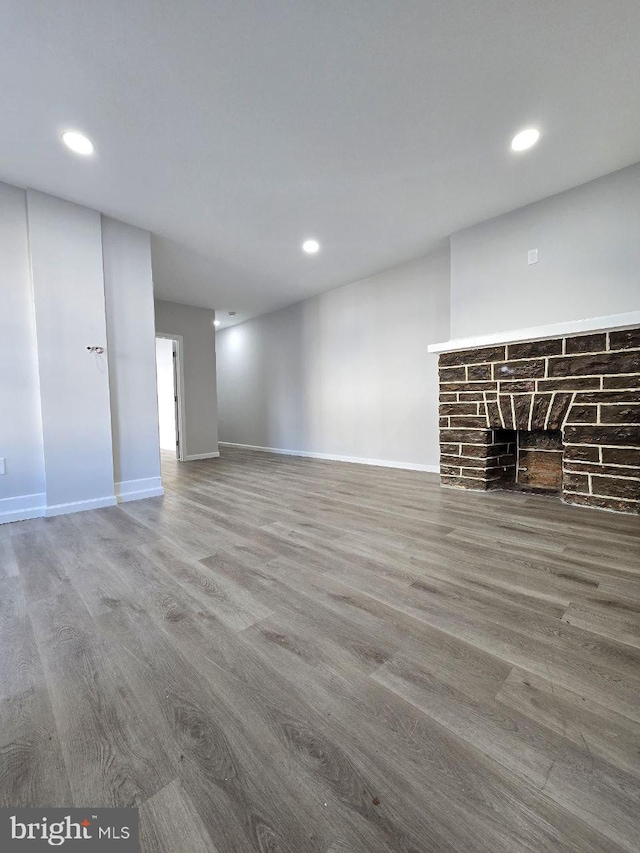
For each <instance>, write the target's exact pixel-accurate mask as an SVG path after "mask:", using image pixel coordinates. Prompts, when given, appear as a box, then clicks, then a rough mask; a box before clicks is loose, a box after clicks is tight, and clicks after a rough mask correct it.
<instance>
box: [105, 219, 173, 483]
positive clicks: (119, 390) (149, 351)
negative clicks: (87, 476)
mask: <svg viewBox="0 0 640 853" xmlns="http://www.w3.org/2000/svg"><path fill="white" fill-rule="evenodd" d="M102 251H103V259H104V289H105V300H106V316H107V343H108V346H107V353H108V359H109V388H110V393H111V427H112V434H113V467H114V477H115V490H116V495H117V496H118V497H119V498H120V499H130V498H131V497H133V496H136V495H140V494H141V493H144V494H145V495H146V496H151V494H161V493H162V489H161V480H160V454H159V450H158V407H157V399H156V368H155V325H154V307H153V280H152V277H151V245H150V234H149V232H148V231H143V230H141V229H140V228H134V227H133V226H132V225H126V224H125V223H124V222H118V221H117V220H115V219H110V218H109V217H106V216H103V217H102Z"/></svg>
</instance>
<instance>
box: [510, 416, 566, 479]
mask: <svg viewBox="0 0 640 853" xmlns="http://www.w3.org/2000/svg"><path fill="white" fill-rule="evenodd" d="M504 432H505V436H504V438H503V440H504V441H506V443H507V444H508V445H509V447H510V449H511V451H512V452H511V461H512V464H511V465H508V466H507V467H506V469H505V470H504V481H503V483H502V485H503V487H504V488H511V489H516V490H518V491H523V492H536V493H538V494H540V493H542V494H559V493H560V492H561V491H562V454H563V443H562V432H561V431H560V430H537V431H528V430H504Z"/></svg>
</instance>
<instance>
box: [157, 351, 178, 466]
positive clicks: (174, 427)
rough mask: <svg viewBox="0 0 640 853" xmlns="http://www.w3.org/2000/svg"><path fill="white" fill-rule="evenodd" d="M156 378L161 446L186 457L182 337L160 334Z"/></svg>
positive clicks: (162, 448)
mask: <svg viewBox="0 0 640 853" xmlns="http://www.w3.org/2000/svg"><path fill="white" fill-rule="evenodd" d="M156 377H157V383H158V432H159V436H160V449H161V450H166V451H171V452H172V453H175V455H176V458H177V459H178V460H179V461H181V462H182V461H183V460H184V446H183V435H184V430H183V427H182V421H183V418H182V411H183V407H182V387H183V381H182V338H181V337H180V336H178V335H176V336H172V335H156Z"/></svg>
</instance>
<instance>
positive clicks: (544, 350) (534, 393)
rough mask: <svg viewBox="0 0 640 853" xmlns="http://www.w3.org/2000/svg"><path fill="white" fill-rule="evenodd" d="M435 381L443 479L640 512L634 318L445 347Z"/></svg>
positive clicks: (639, 361) (638, 362)
mask: <svg viewBox="0 0 640 853" xmlns="http://www.w3.org/2000/svg"><path fill="white" fill-rule="evenodd" d="M442 348H444V346H443V347H442ZM439 381H440V450H441V456H440V474H441V480H442V484H443V485H445V486H454V487H458V488H465V489H481V490H486V489H497V488H498V489H501V488H507V489H521V490H525V491H537V492H549V493H553V492H558V493H559V494H561V496H562V499H563V500H564V501H565V502H567V503H572V504H581V505H585V506H592V507H600V508H603V509H610V510H616V511H618V512H631V513H639V512H640V328H632V329H621V330H615V331H601V332H595V333H589V334H581V335H573V336H567V337H555V338H548V339H547V338H545V339H542V340H529V341H520V342H518V343H506V344H499V345H491V346H481V347H477V348H473V349H463V350H458V349H453V348H452V349H451V350H450V351H445V352H442V353H441V354H440V359H439Z"/></svg>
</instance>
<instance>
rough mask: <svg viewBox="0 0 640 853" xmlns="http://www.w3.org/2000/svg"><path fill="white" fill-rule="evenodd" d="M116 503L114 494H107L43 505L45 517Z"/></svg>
mask: <svg viewBox="0 0 640 853" xmlns="http://www.w3.org/2000/svg"><path fill="white" fill-rule="evenodd" d="M116 503H117V499H116V496H115V495H107V496H106V497H104V498H91V499H90V500H88V501H71V502H70V503H66V504H50V505H49V506H47V507H45V510H44V514H45V517H46V518H51V516H54V515H67V514H68V513H71V512H84V510H86V509H100V507H103V506H114V505H115V504H116Z"/></svg>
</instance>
